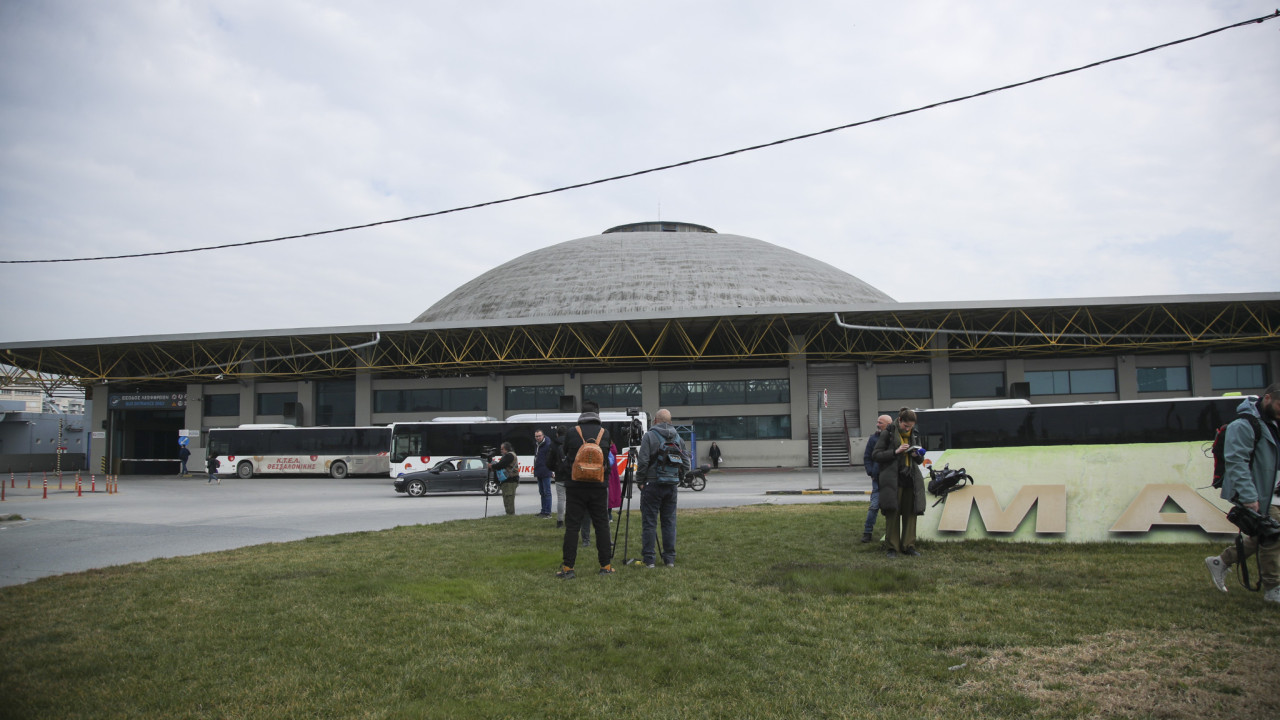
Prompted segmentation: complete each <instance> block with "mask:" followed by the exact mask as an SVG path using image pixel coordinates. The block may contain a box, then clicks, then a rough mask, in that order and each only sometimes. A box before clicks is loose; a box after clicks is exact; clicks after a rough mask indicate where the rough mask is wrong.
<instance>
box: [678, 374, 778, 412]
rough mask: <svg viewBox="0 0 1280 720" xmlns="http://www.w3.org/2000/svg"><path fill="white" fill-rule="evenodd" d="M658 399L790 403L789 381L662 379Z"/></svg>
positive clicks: (704, 402) (702, 402)
mask: <svg viewBox="0 0 1280 720" xmlns="http://www.w3.org/2000/svg"><path fill="white" fill-rule="evenodd" d="M658 402H659V403H660V404H661V405H662V406H663V407H670V406H683V405H762V404H766V403H785V402H791V381H790V380H789V379H787V378H776V379H770V380H689V381H685V382H664V383H659V384H658Z"/></svg>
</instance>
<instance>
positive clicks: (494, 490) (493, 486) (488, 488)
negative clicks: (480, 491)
mask: <svg viewBox="0 0 1280 720" xmlns="http://www.w3.org/2000/svg"><path fill="white" fill-rule="evenodd" d="M500 492H502V489H501V488H499V487H498V481H497V480H495V479H493V478H489V479H488V480H485V482H484V494H485V495H497V494H498V493H500Z"/></svg>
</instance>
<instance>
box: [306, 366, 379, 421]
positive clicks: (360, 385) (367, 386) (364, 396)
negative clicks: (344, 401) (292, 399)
mask: <svg viewBox="0 0 1280 720" xmlns="http://www.w3.org/2000/svg"><path fill="white" fill-rule="evenodd" d="M309 384H310V383H308V385H309ZM298 386H299V387H298V389H299V390H301V389H302V383H298ZM298 396H299V399H301V396H302V393H301V392H299V393H298ZM306 407H307V406H305V405H303V406H302V408H303V413H304V418H305V413H306ZM355 424H356V425H372V424H373V376H372V375H370V374H369V371H368V370H357V371H356V421H355Z"/></svg>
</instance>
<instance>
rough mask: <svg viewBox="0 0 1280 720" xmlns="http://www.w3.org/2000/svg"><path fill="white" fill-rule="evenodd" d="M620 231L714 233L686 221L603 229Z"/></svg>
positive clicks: (704, 226) (707, 228) (607, 232)
mask: <svg viewBox="0 0 1280 720" xmlns="http://www.w3.org/2000/svg"><path fill="white" fill-rule="evenodd" d="M622 232H698V233H714V232H715V230H712V229H711V228H709V227H707V226H706V225H695V224H693V223H687V222H662V221H657V222H638V223H631V224H629V225H619V226H617V227H611V228H609V229H608V230H605V231H604V234H605V235H608V234H609V233H622Z"/></svg>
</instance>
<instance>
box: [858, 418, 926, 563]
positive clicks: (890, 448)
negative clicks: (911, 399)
mask: <svg viewBox="0 0 1280 720" xmlns="http://www.w3.org/2000/svg"><path fill="white" fill-rule="evenodd" d="M919 447H920V432H919V431H918V430H916V414H915V411H913V410H910V409H908V408H902V410H901V412H899V413H898V420H897V421H896V422H895V423H893V424H892V425H890V426H889V427H887V428H885V429H884V430H882V431H881V432H880V440H879V441H878V442H877V443H876V449H875V450H874V451H872V453H871V457H872V458H873V459H874V460H875V461H876V462H878V463H880V512H882V513H884V521H885V525H886V526H887V527H886V530H887V532H886V533H885V535H886V538H885V539H886V540H888V541H889V550H888V552H887V554H888V556H889V557H891V558H893V557H898V554H899V553H901V554H903V555H909V556H911V557H917V556H919V555H920V552H919V551H918V550H916V516H917V515H923V514H924V509H925V497H924V473H922V472H921V471H920V464H921V463H922V462H923V461H924V460H923V458H922V457H921V456H920V454H919V453H918V452H917V451H916V450H915V449H913V448H919Z"/></svg>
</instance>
